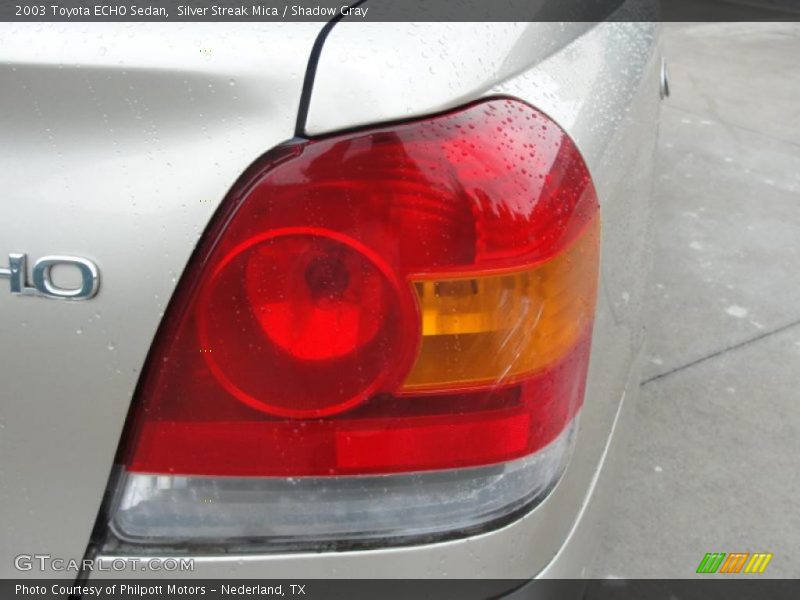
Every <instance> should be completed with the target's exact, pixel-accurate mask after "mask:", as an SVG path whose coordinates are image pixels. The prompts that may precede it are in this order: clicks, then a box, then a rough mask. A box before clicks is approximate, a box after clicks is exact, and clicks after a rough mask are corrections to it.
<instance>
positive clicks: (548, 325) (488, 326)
mask: <svg viewBox="0 0 800 600" xmlns="http://www.w3.org/2000/svg"><path fill="white" fill-rule="evenodd" d="M599 224H600V220H599V217H597V216H595V217H594V218H593V219H592V220H591V221H590V222H589V223H588V224H587V226H586V229H585V231H584V232H583V234H582V235H581V236H580V237H578V238H577V240H575V241H574V242H573V243H572V245H571V246H570V247H569V248H567V249H565V251H564V252H562V253H560V254H558V255H556V256H555V257H553V258H552V259H550V260H548V261H545V262H543V263H541V264H538V265H536V266H534V267H530V268H526V269H523V270H516V271H509V272H504V273H498V274H494V275H480V276H471V277H458V278H441V277H437V278H436V279H423V280H416V281H414V282H413V284H414V289H415V291H416V293H417V297H418V299H419V305H420V312H421V314H422V349H421V351H420V354H419V356H418V358H417V361H416V363H415V364H414V367H413V368H412V369H411V373H410V374H409V375H408V377H407V378H406V380H405V383H404V384H403V387H402V392H414V393H419V392H424V391H426V390H430V391H437V392H440V391H443V390H447V391H452V390H455V389H461V388H474V387H481V386H489V387H496V386H497V385H501V384H505V383H512V382H514V381H517V380H518V379H520V378H522V377H528V376H530V375H532V374H534V373H536V372H537V371H539V370H540V369H543V368H545V367H546V366H548V365H549V364H552V363H554V362H555V361H557V360H558V359H560V358H561V357H562V356H563V355H564V354H566V353H567V352H568V351H569V350H570V349H571V348H572V347H573V346H574V345H575V343H576V342H577V340H578V338H579V337H580V336H581V335H582V334H583V333H584V332H585V331H586V328H587V325H588V324H590V323H591V321H592V319H593V318H594V310H595V301H596V298H597V265H598V251H599V238H600V227H599Z"/></svg>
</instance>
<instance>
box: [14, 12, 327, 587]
mask: <svg viewBox="0 0 800 600" xmlns="http://www.w3.org/2000/svg"><path fill="white" fill-rule="evenodd" d="M321 27H322V24H321V23H308V24H301V23H283V24H271V23H270V24H252V25H251V24H240V23H237V24H229V25H220V24H199V23H194V24H192V25H191V26H183V25H180V24H148V25H144V24H118V23H115V24H111V23H105V24H91V25H90V24H83V23H60V24H24V25H23V24H9V23H4V24H0V39H2V43H0V81H1V82H2V84H0V180H2V181H3V184H4V185H3V203H2V218H0V257H7V256H8V254H9V253H11V252H24V253H27V254H28V256H29V257H30V258H31V259H32V260H35V259H37V258H39V257H41V256H44V255H47V254H67V255H75V256H81V257H86V258H88V259H90V260H92V261H93V262H95V263H96V264H97V267H98V269H99V270H100V276H101V287H100V291H99V293H98V295H97V296H96V297H95V298H93V299H91V300H88V301H84V302H58V301H52V300H48V299H42V298H34V297H23V296H16V295H11V294H10V293H8V290H7V286H8V279H0V339H2V344H0V380H2V381H3V384H2V389H1V390H0V399H1V401H0V427H1V428H0V514H2V515H3V517H2V520H0V575H2V576H4V577H11V576H17V577H19V576H26V575H27V576H33V575H36V574H37V573H36V572H35V571H27V572H17V571H15V570H13V557H14V556H15V555H17V554H20V553H36V552H38V553H49V554H51V555H52V556H58V557H63V558H67V559H69V558H77V559H80V558H81V557H82V556H83V554H84V552H85V550H86V546H87V542H88V540H89V535H90V533H91V530H92V526H93V524H94V521H95V518H96V516H97V512H98V508H99V506H100V503H101V500H102V497H103V491H104V489H105V487H106V484H107V481H108V476H109V471H110V468H111V464H112V461H113V459H114V453H115V450H116V448H117V444H118V442H119V437H120V432H121V431H122V427H123V423H124V421H125V416H126V413H127V410H128V407H129V405H130V402H131V397H132V395H133V391H134V388H135V386H136V382H137V379H138V377H139V373H140V371H141V368H142V365H143V363H144V360H145V356H146V355H147V351H148V349H149V347H150V344H151V342H152V339H153V336H154V334H155V332H156V328H157V327H158V324H159V321H160V319H161V316H162V314H163V311H164V308H165V306H166V304H167V302H168V301H169V298H170V296H171V295H172V292H173V290H174V288H175V284H176V281H177V279H178V277H179V276H180V274H181V272H182V271H183V269H184V267H185V265H186V263H187V260H188V258H189V256H190V254H191V252H192V250H193V248H194V246H195V243H196V242H197V239H198V237H199V235H200V234H201V233H202V231H203V229H204V228H205V226H206V224H207V223H208V221H209V219H210V218H211V215H212V214H213V213H214V211H215V209H216V208H217V206H218V205H219V203H220V201H221V199H222V198H223V197H224V196H225V193H226V192H227V191H228V189H229V188H230V187H231V185H232V184H233V183H234V181H236V179H237V177H238V176H239V175H240V174H241V172H242V171H243V170H244V168H246V167H247V166H248V165H249V164H250V163H251V162H252V161H253V160H254V159H255V158H257V157H258V156H259V155H260V154H262V153H263V152H264V151H266V150H268V149H269V148H271V147H273V146H275V145H276V144H279V143H281V142H283V141H284V140H286V139H289V138H291V137H292V136H293V135H294V129H295V119H296V117H297V107H298V105H299V101H300V93H301V88H302V84H303V76H304V74H305V69H306V64H307V61H308V56H309V54H310V52H311V47H312V45H313V43H314V40H315V38H316V36H317V33H318V32H319V30H320V29H321ZM0 266H5V265H4V264H2V263H0ZM56 275H57V274H56V273H55V272H54V276H56ZM62 276H67V277H68V276H69V274H68V273H66V272H65V273H64V274H63V275H62ZM65 285H66V284H65ZM71 285H74V284H71ZM71 285H70V286H67V287H71Z"/></svg>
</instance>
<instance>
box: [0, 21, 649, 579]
mask: <svg viewBox="0 0 800 600" xmlns="http://www.w3.org/2000/svg"><path fill="white" fill-rule="evenodd" d="M80 27H81V28H80V29H75V30H72V31H70V30H69V28H64V27H63V26H60V27H59V28H58V29H57V30H56V29H54V30H53V32H52V35H50V36H44V37H45V38H46V39H47V40H48V42H47V44H49V45H50V47H44V48H43V47H42V44H41V42H40V43H38V46H39V47H38V48H31V47H30V46H31V43H32V42H31V33H32V31H33V29H32V28H31V29H30V30H27V29H26V28H21V27H16V28H15V29H14V30H13V32H10V33H13V35H9V36H8V38H9V39H12V40H14V43H12V44H7V45H4V47H3V49H2V50H0V61H2V62H3V63H4V64H3V65H2V66H0V68H3V69H13V68H16V71H13V72H12V73H11V76H14V77H22V76H23V75H24V76H25V77H26V78H28V80H29V81H28V83H26V86H27V87H25V88H22V87H21V86H19V85H17V86H13V89H9V87H10V86H3V88H2V89H0V106H3V107H5V106H10V107H12V109H13V112H12V114H11V118H8V111H5V114H6V118H7V119H8V121H7V123H3V127H2V128H0V131H3V132H4V133H3V135H4V136H6V135H9V136H13V137H11V138H9V139H13V140H18V141H16V142H15V144H13V145H14V146H16V147H15V149H14V151H13V152H9V147H10V145H9V144H7V143H6V144H3V148H4V150H5V152H4V154H5V156H4V157H3V158H2V165H3V167H2V168H3V171H4V172H3V175H4V176H5V177H6V179H8V180H10V181H11V186H10V187H9V188H7V192H6V193H11V194H12V195H13V198H14V200H15V202H14V203H9V208H8V209H5V214H6V216H7V218H6V219H3V220H2V221H0V256H2V255H3V253H7V252H14V251H24V252H28V253H29V255H31V256H34V257H37V256H39V255H43V254H49V253H55V252H58V253H67V254H71V253H74V254H76V255H80V256H86V257H87V258H90V259H92V260H94V261H95V262H96V263H97V264H98V267H99V268H100V270H101V272H102V276H103V287H102V288H101V292H100V294H99V295H98V296H97V297H96V298H95V299H93V300H91V301H89V302H85V303H82V304H80V305H72V304H70V303H55V302H50V303H49V302H48V301H47V300H41V299H31V298H29V299H23V298H13V299H12V297H11V296H10V295H9V294H2V293H1V292H0V314H2V320H0V328H2V336H3V339H4V340H10V341H13V343H5V344H3V345H2V347H0V376H2V378H3V380H4V381H5V382H7V383H6V386H5V391H4V392H3V402H2V404H0V411H2V413H0V422H3V423H4V424H5V428H4V429H2V430H0V469H2V471H3V473H4V477H3V478H0V486H3V488H4V489H3V495H0V501H2V503H3V510H4V512H6V514H8V515H10V516H11V518H4V523H3V527H6V528H9V529H8V531H6V530H4V531H3V532H2V533H3V535H2V536H0V539H2V542H0V549H2V551H1V552H0V561H2V562H1V563H0V564H2V565H3V567H2V569H4V571H2V572H3V573H5V572H6V571H5V569H9V568H10V564H11V559H10V557H11V556H12V555H13V554H14V553H18V552H19V551H20V548H21V547H25V548H31V551H32V552H33V551H37V549H44V550H45V551H47V552H49V553H52V554H53V555H55V554H63V555H64V556H67V557H69V556H74V557H79V556H80V555H81V554H82V552H83V549H84V548H85V545H86V540H87V538H88V536H89V531H90V529H91V525H92V522H93V520H94V516H95V514H96V512H97V508H98V506H99V503H100V500H101V496H102V492H103V488H104V486H105V483H106V477H107V475H108V470H109V468H110V466H111V462H112V458H113V454H114V449H115V448H116V445H117V440H118V437H119V434H120V431H121V428H122V425H123V421H124V418H125V413H126V411H127V409H128V405H129V403H130V400H131V396H132V394H133V390H134V387H135V384H136V380H137V377H138V373H139V372H140V370H141V367H142V364H143V362H144V359H145V356H146V353H147V350H148V348H149V345H150V343H151V340H152V337H153V335H154V333H155V330H156V328H157V326H158V322H159V318H160V315H161V313H162V311H163V309H164V306H165V304H166V302H167V301H168V299H169V297H170V295H171V293H172V291H173V289H174V286H175V281H176V278H177V277H178V276H179V275H180V273H181V271H182V270H183V268H184V266H185V264H186V261H187V259H188V257H189V255H190V253H191V250H192V248H193V247H194V244H195V242H196V240H197V237H198V235H199V234H200V232H201V231H202V229H203V227H204V226H205V225H206V223H207V222H208V219H209V218H210V216H211V214H212V213H213V211H214V209H215V208H216V206H217V205H218V204H219V201H220V200H221V198H222V197H223V196H224V194H225V192H226V191H227V189H228V188H229V187H230V185H231V184H232V182H233V181H234V180H235V179H236V176H237V175H238V174H239V173H240V172H241V171H242V170H243V169H244V168H245V167H246V166H247V165H249V164H250V163H251V162H252V160H253V159H255V158H256V157H257V156H258V155H259V154H261V153H262V152H263V151H264V150H267V149H268V148H269V147H271V146H274V145H275V144H277V143H279V142H280V141H282V140H283V139H286V138H288V137H290V136H291V135H292V133H293V124H294V122H293V121H294V117H295V116H296V110H297V102H296V101H294V98H297V97H299V94H300V84H301V81H302V68H299V67H298V66H297V65H299V64H300V63H303V65H302V67H304V66H305V65H304V61H305V60H306V58H307V56H308V49H309V48H310V45H311V43H312V42H313V38H314V35H315V33H316V30H318V29H319V27H316V28H314V27H311V26H309V27H308V28H306V27H299V26H298V24H290V25H289V26H284V27H285V29H281V28H280V27H278V26H270V27H268V28H267V27H264V26H258V27H256V26H253V27H251V28H249V29H248V28H242V26H241V25H236V26H232V27H228V26H221V25H220V26H208V29H207V30H204V31H206V34H201V33H198V30H199V28H198V27H196V26H194V25H193V26H192V28H191V29H190V30H189V29H188V28H187V29H185V30H183V29H179V28H178V27H169V28H168V27H167V26H164V27H163V28H156V27H152V26H147V27H145V26H141V27H140V28H137V27H138V26H137V27H134V28H131V26H119V31H118V32H117V35H115V36H113V37H114V38H117V37H119V38H124V37H125V36H127V35H128V33H129V32H130V31H131V30H133V31H134V32H136V36H135V38H132V39H131V41H127V42H126V41H125V40H124V39H121V40H117V43H123V42H124V45H123V46H114V45H112V44H111V43H110V42H109V43H105V44H103V43H101V42H96V40H97V39H98V38H96V37H95V36H100V37H103V36H109V35H110V34H109V32H108V31H109V30H108V29H103V30H102V31H101V30H100V29H97V30H94V29H92V28H88V27H87V26H80ZM87 29H88V30H90V31H93V32H94V34H89V35H88V38H89V39H90V40H91V42H89V41H87V42H86V44H85V46H86V47H85V48H83V49H82V50H81V48H82V46H81V45H80V44H76V43H74V41H75V36H77V38H78V39H83V38H84V37H87V36H85V35H84V32H85V31H86V30H87ZM200 30H202V28H200ZM232 31H235V32H236V35H235V36H234V35H231V32H232ZM167 32H168V33H167ZM142 37H144V38H146V39H147V42H146V43H143V42H142ZM281 37H285V38H286V40H283V39H282V40H281V41H280V43H278V42H277V41H275V40H277V39H278V38H281ZM136 38H138V39H136ZM207 40H217V42H218V43H219V46H214V47H217V48H218V52H220V53H221V55H222V57H223V58H220V59H215V58H214V56H215V55H214V54H213V53H212V54H211V57H210V58H207V57H206V56H205V55H204V54H203V52H202V49H203V48H204V47H205V46H209V45H211V44H210V43H209V42H208V41H207ZM270 40H272V41H270ZM70 41H72V42H73V43H72V44H70ZM223 41H224V43H223ZM47 44H45V46H47ZM187 46H191V47H194V48H196V49H197V54H198V56H189V55H188V53H187V52H186V47H187ZM278 46H280V47H281V50H280V51H276V48H277V47H278ZM99 47H102V48H105V49H106V52H105V53H104V54H99V51H98V48H99ZM170 47H171V48H172V50H171V52H172V54H169V53H168V52H166V49H167V48H170ZM112 48H113V49H112ZM81 52H83V54H81ZM212 52H213V48H212ZM90 54H91V60H89V55H90ZM245 56H246V57H247V59H246V60H244V59H243V58H242V57H245ZM33 57H38V58H33ZM120 60H123V61H124V64H123V65H119V61H120ZM217 60H218V61H219V62H215V61H217ZM87 61H88V62H87ZM98 61H99V63H100V64H95V63H97V62H98ZM104 61H107V62H104ZM204 61H206V62H204ZM208 61H211V62H208ZM659 61H660V57H659V56H658V25H657V24H649V23H604V24H599V25H596V26H592V25H591V24H588V25H587V24H572V25H570V24H567V25H562V24H557V23H527V24H506V23H493V24H486V23H472V24H469V23H464V24H455V23H449V24H432V23H428V24H422V25H414V24H404V23H385V24H380V23H372V24H360V25H355V24H347V23H340V24H339V25H337V26H336V27H334V28H333V30H332V31H331V34H330V36H329V37H328V39H327V41H326V43H325V45H324V47H323V50H322V54H321V57H320V61H319V65H318V69H317V74H316V78H315V85H314V89H313V93H312V96H311V102H310V106H309V114H308V121H307V127H306V131H307V132H308V133H309V134H314V135H317V134H324V133H330V132H334V131H336V130H339V129H343V128H349V127H354V126H360V125H365V124H369V123H375V122H383V121H391V120H395V119H399V118H408V117H411V116H417V115H423V114H427V113H431V112H436V111H441V110H445V109H448V108H451V107H454V106H458V105H459V104H463V103H464V102H468V101H471V100H474V99H477V98H480V97H484V96H489V95H513V96H516V97H519V98H521V99H523V100H526V101H528V102H530V103H531V104H532V105H534V106H536V107H537V108H539V109H540V110H543V111H544V112H546V113H548V114H549V115H550V116H551V117H553V118H554V119H555V120H556V121H557V122H558V123H559V124H560V125H561V126H562V127H563V128H564V129H565V130H566V131H567V132H568V133H569V134H570V135H571V136H572V137H573V139H574V140H575V141H576V143H577V145H578V147H579V148H580V150H581V151H582V153H583V154H584V157H585V159H586V161H587V164H588V165H589V168H590V171H591V172H592V175H593V177H594V181H595V185H596V187H597V189H598V194H599V197H600V201H601V215H602V219H603V225H604V227H603V247H602V264H601V294H600V297H599V300H598V313H597V318H596V323H595V334H594V340H593V349H592V358H591V365H590V373H589V381H588V387H587V394H586V400H585V404H584V408H583V410H582V415H581V418H580V428H579V432H578V435H577V443H576V447H575V452H574V455H573V458H572V460H571V463H570V465H569V467H568V468H567V471H566V473H565V475H564V477H563V479H562V480H561V482H560V483H559V484H558V485H557V486H556V488H555V490H554V491H553V492H552V493H551V495H550V496H549V497H548V498H547V499H546V500H545V501H544V502H543V503H542V504H541V505H539V506H538V507H537V508H536V509H535V510H533V511H532V512H530V513H529V514H527V515H526V516H525V517H523V518H521V519H519V520H517V521H515V522H513V523H511V524H509V525H506V526H505V527H503V528H501V529H497V530H494V531H491V532H487V533H484V534H481V535H477V536H472V537H469V538H465V539H457V540H451V541H447V542H442V543H435V544H426V545H418V546H408V547H398V548H387V549H375V550H364V551H352V552H337V553H296V554H270V555H267V554H264V555H262V554H257V555H255V554H253V555H239V556H198V557H195V558H196V563H195V564H196V567H195V572H194V573H193V576H195V577H203V578H213V577H259V578H260V577H302V578H308V577H328V576H330V577H364V576H366V575H369V576H371V577H443V576H447V577H494V578H516V577H531V576H533V575H536V574H537V573H541V574H544V575H560V576H567V575H569V576H578V575H580V574H582V573H584V572H585V568H586V566H587V565H588V562H589V560H590V558H591V554H592V550H593V549H592V548H591V546H590V545H589V544H588V543H587V542H586V540H587V539H591V538H590V536H589V535H588V533H587V532H589V531H590V527H589V526H588V525H589V524H590V523H592V522H596V521H597V519H598V516H599V515H601V514H602V511H601V509H600V508H599V506H600V505H599V504H598V503H597V502H596V501H594V499H592V497H591V492H592V491H593V490H594V489H595V487H597V485H596V484H597V483H598V482H602V481H608V480H609V478H608V477H607V476H606V475H605V474H604V475H603V477H601V476H600V473H601V467H602V466H603V463H604V460H603V459H604V458H605V457H606V456H609V457H611V456H613V452H610V453H609V452H608V451H609V448H610V447H611V446H610V445H609V440H610V439H611V432H612V430H613V429H614V424H615V423H618V427H617V428H618V429H624V426H622V425H620V424H621V423H623V422H624V421H623V420H624V415H625V414H626V411H625V410H623V407H630V405H631V404H632V402H634V401H635V396H636V391H637V389H638V360H637V357H639V356H640V352H641V347H642V342H643V334H642V329H641V310H642V304H643V298H644V290H645V274H646V271H647V267H648V259H647V255H648V253H647V252H646V245H647V239H648V235H647V223H648V213H649V203H650V185H651V174H652V150H653V146H654V142H655V134H656V130H655V128H656V122H657V111H658V102H659V81H658V67H659V65H660V62H659ZM59 63H61V64H62V66H63V68H59ZM137 63H139V64H138V67H137V66H136V65H137ZM78 65H79V66H78ZM281 65H283V66H282V67H281ZM281 69H283V70H281ZM68 72H69V73H71V74H72V77H66V76H65V75H64V73H68ZM426 72H427V73H426ZM123 73H124V74H123ZM8 76H9V75H8V73H6V74H4V75H3V77H4V78H5V77H8ZM87 77H88V79H87ZM8 80H9V81H10V79H8ZM230 80H233V81H234V85H230ZM187 81H188V83H186V82H187ZM209 84H210V86H211V87H209ZM187 86H188V87H187ZM207 90H209V91H207ZM211 90H213V91H211ZM234 95H235V96H237V100H235V101H234V100H233V98H232V96H234ZM190 98H193V99H194V102H195V104H196V106H195V105H191V104H190V105H189V106H190V108H189V109H187V108H186V103H187V102H188V101H189V99H190ZM98 102H99V103H100V106H101V107H103V106H106V107H108V108H107V110H103V109H102V108H98ZM99 115H107V117H102V118H101V117H100V116H99ZM0 118H2V117H0ZM106 119H110V120H111V123H108V122H106ZM204 128H205V129H204ZM48 129H49V130H50V131H47V130H48ZM109 130H111V131H109ZM48 136H52V137H48ZM33 160H36V161H39V164H41V163H42V161H45V164H46V167H45V168H44V169H42V170H40V169H38V168H37V172H40V171H41V172H44V173H45V174H46V175H45V176H44V177H42V176H39V177H37V178H33V177H32V176H30V175H26V173H25V169H24V168H23V166H24V165H25V164H30V162H32V161H33ZM204 200H209V202H207V203H206V202H201V201H204ZM65 207H66V209H65ZM48 213H51V214H52V215H53V226H48V225H49V224H50V220H49V219H48V218H47V215H48ZM39 223H41V225H39ZM55 223H57V225H55ZM37 225H38V226H37ZM1 283H2V282H0V284H1ZM79 330H80V333H78V331H79ZM626 396H627V397H626ZM623 397H626V400H625V402H624V403H623V402H622V399H623ZM605 462H608V461H605ZM20 490H24V491H20ZM22 494H25V496H24V499H23V496H22ZM6 505H7V506H6ZM581 516H586V517H587V518H583V519H581V518H580V517H581ZM588 517H592V518H591V519H590V518H588ZM566 541H569V543H567V544H565V542H566ZM103 558H104V559H112V558H115V557H112V556H106V557H103ZM136 575H146V576H149V577H152V576H156V575H157V574H156V573H147V574H143V573H138V574H137V573H131V572H124V573H120V574H119V576H123V577H131V576H136Z"/></svg>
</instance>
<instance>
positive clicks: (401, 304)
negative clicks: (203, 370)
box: [198, 227, 419, 418]
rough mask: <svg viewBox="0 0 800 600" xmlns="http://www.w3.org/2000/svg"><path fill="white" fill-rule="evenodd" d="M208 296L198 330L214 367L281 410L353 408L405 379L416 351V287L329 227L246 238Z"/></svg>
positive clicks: (233, 389)
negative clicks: (411, 286)
mask: <svg viewBox="0 0 800 600" xmlns="http://www.w3.org/2000/svg"><path fill="white" fill-rule="evenodd" d="M202 298H203V300H202V302H203V309H202V310H200V311H199V318H198V334H199V338H200V340H201V344H203V345H204V346H206V347H205V348H203V356H204V358H205V359H206V361H207V363H208V364H209V367H210V369H211V371H212V373H213V374H214V375H215V377H216V378H217V380H218V381H219V383H220V384H221V385H222V386H223V387H224V388H225V389H226V390H227V391H228V392H229V393H231V394H232V395H233V396H235V397H236V398H237V399H238V400H240V401H242V402H244V403H245V404H247V405H249V406H251V407H253V408H256V409H258V410H261V411H263V412H266V413H270V414H274V415H279V416H289V417H296V418H310V417H319V416H325V415H330V414H335V413H338V412H342V411H344V410H347V409H349V408H352V407H354V406H356V405H357V404H359V403H361V402H363V401H364V400H366V399H367V398H368V397H369V396H370V395H371V394H373V393H374V392H376V391H379V390H381V389H382V388H384V387H386V386H389V385H396V384H397V383H399V381H400V380H401V379H402V378H403V377H404V375H405V374H406V373H407V371H408V369H409V368H410V365H411V362H412V361H413V359H414V355H415V353H416V349H417V348H416V342H417V340H418V339H419V319H418V317H417V315H416V308H415V306H416V305H415V302H414V299H413V296H412V294H411V289H410V287H409V286H408V285H407V284H401V283H400V281H399V279H398V278H397V277H396V276H395V274H394V273H393V272H392V270H391V269H390V268H389V267H388V265H386V264H385V263H384V262H383V261H382V260H381V259H380V258H379V257H378V256H377V255H376V254H375V253H374V252H372V251H371V250H370V249H369V248H368V247H366V246H364V245H363V244H361V243H359V242H357V241H355V240H353V239H351V238H349V237H348V236H345V235H343V234H340V233H337V232H332V231H329V230H325V229H318V228H311V227H297V228H295V227H292V228H284V229H279V230H275V231H272V232H269V233H266V234H262V235H259V236H256V237H254V238H251V239H249V240H247V241H246V242H244V243H242V244H240V245H239V246H237V247H236V248H234V249H233V250H231V252H230V253H228V255H227V256H226V257H225V259H224V260H223V261H221V262H220V265H219V266H218V267H217V269H215V272H214V274H213V276H212V277H211V279H210V281H209V282H208V284H207V285H206V287H205V289H204V291H203V293H202ZM234 382H235V383H234Z"/></svg>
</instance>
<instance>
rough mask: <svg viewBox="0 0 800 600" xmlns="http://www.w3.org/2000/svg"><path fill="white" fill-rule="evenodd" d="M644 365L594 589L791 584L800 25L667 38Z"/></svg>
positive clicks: (797, 478)
mask: <svg viewBox="0 0 800 600" xmlns="http://www.w3.org/2000/svg"><path fill="white" fill-rule="evenodd" d="M664 39H665V47H664V55H665V57H666V59H667V62H668V65H669V69H670V83H671V88H672V96H671V97H670V98H669V99H668V100H667V101H666V102H665V104H664V110H663V116H662V124H661V141H660V148H659V153H660V155H659V166H658V175H657V178H658V179H657V185H656V192H655V195H656V198H655V200H656V208H655V215H654V218H655V235H656V240H655V245H656V256H655V270H654V277H653V288H652V292H653V293H652V299H651V302H650V309H649V312H650V314H649V319H648V328H649V346H650V350H649V360H648V364H647V366H646V368H645V383H644V384H643V388H642V392H641V396H640V399H639V403H638V405H637V407H636V414H635V415H634V422H633V429H632V431H630V432H629V434H628V438H629V439H628V443H627V452H626V457H625V460H624V462H623V464H622V469H621V472H622V481H621V482H620V486H619V489H618V491H617V494H616V497H615V498H614V499H613V500H612V502H613V504H612V505H613V506H614V507H615V508H614V513H613V514H612V515H611V518H610V519H609V522H608V523H607V524H606V527H605V529H606V532H605V536H604V537H603V539H602V543H601V547H600V552H599V553H598V554H599V556H598V560H597V563H596V565H595V573H594V575H595V576H598V577H605V576H618V577H658V578H661V577H664V578H666V577H690V576H692V575H693V574H694V572H695V569H696V567H697V565H698V564H699V563H700V560H701V559H702V558H703V555H704V554H705V553H706V552H772V553H773V554H774V558H773V559H772V562H771V564H770V566H769V567H768V570H767V572H766V574H767V575H769V576H774V577H776V576H783V577H798V576H800V559H799V558H798V557H800V510H798V508H797V507H798V498H800V464H799V463H800V68H799V67H798V63H797V61H798V58H799V57H800V24H797V23H784V24H780V23H760V24H756V23H711V24H701V23H689V24H666V25H665V35H664Z"/></svg>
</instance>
